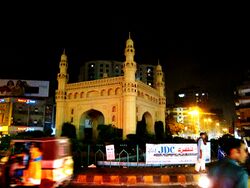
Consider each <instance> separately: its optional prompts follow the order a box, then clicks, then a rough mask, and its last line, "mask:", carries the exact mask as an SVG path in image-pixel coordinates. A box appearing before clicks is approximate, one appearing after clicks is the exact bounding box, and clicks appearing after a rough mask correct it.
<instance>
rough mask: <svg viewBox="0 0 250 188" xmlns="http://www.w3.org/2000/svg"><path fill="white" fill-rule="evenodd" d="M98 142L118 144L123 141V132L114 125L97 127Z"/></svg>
mask: <svg viewBox="0 0 250 188" xmlns="http://www.w3.org/2000/svg"><path fill="white" fill-rule="evenodd" d="M97 130H98V131H99V134H98V141H99V142H116V141H119V140H122V139H121V137H122V132H121V130H120V129H118V128H116V127H114V126H113V125H111V124H110V125H103V124H100V125H98V126H97Z"/></svg>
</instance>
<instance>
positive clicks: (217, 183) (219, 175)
mask: <svg viewBox="0 0 250 188" xmlns="http://www.w3.org/2000/svg"><path fill="white" fill-rule="evenodd" d="M223 151H224V152H225V153H226V157H225V158H224V159H222V160H220V161H218V162H217V163H215V164H214V165H213V166H211V167H210V168H209V171H208V177H209V178H210V180H211V184H212V185H211V188H247V187H248V173H247V171H246V170H245V169H244V168H243V167H242V166H241V164H243V163H245V162H246V159H247V156H248V153H247V147H246V144H245V143H244V142H243V141H242V140H240V139H236V138H228V139H227V140H225V143H224V146H223Z"/></svg>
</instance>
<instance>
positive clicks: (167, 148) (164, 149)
mask: <svg viewBox="0 0 250 188" xmlns="http://www.w3.org/2000/svg"><path fill="white" fill-rule="evenodd" d="M158 153H164V154H167V153H174V146H161V150H160V151H158Z"/></svg>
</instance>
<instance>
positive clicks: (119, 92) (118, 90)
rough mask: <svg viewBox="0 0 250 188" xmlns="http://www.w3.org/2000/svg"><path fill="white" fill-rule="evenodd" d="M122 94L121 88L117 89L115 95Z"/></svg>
mask: <svg viewBox="0 0 250 188" xmlns="http://www.w3.org/2000/svg"><path fill="white" fill-rule="evenodd" d="M121 93H122V91H121V88H119V87H118V88H116V89H115V95H120V94H121Z"/></svg>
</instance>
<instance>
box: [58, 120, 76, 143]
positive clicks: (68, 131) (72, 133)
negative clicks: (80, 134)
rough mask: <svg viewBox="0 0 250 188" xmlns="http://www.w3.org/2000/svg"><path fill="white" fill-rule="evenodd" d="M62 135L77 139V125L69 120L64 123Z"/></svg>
mask: <svg viewBox="0 0 250 188" xmlns="http://www.w3.org/2000/svg"><path fill="white" fill-rule="evenodd" d="M61 136H65V137H68V138H73V139H76V127H75V125H73V124H71V123H68V122H67V123H64V124H63V126H62V134H61Z"/></svg>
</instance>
